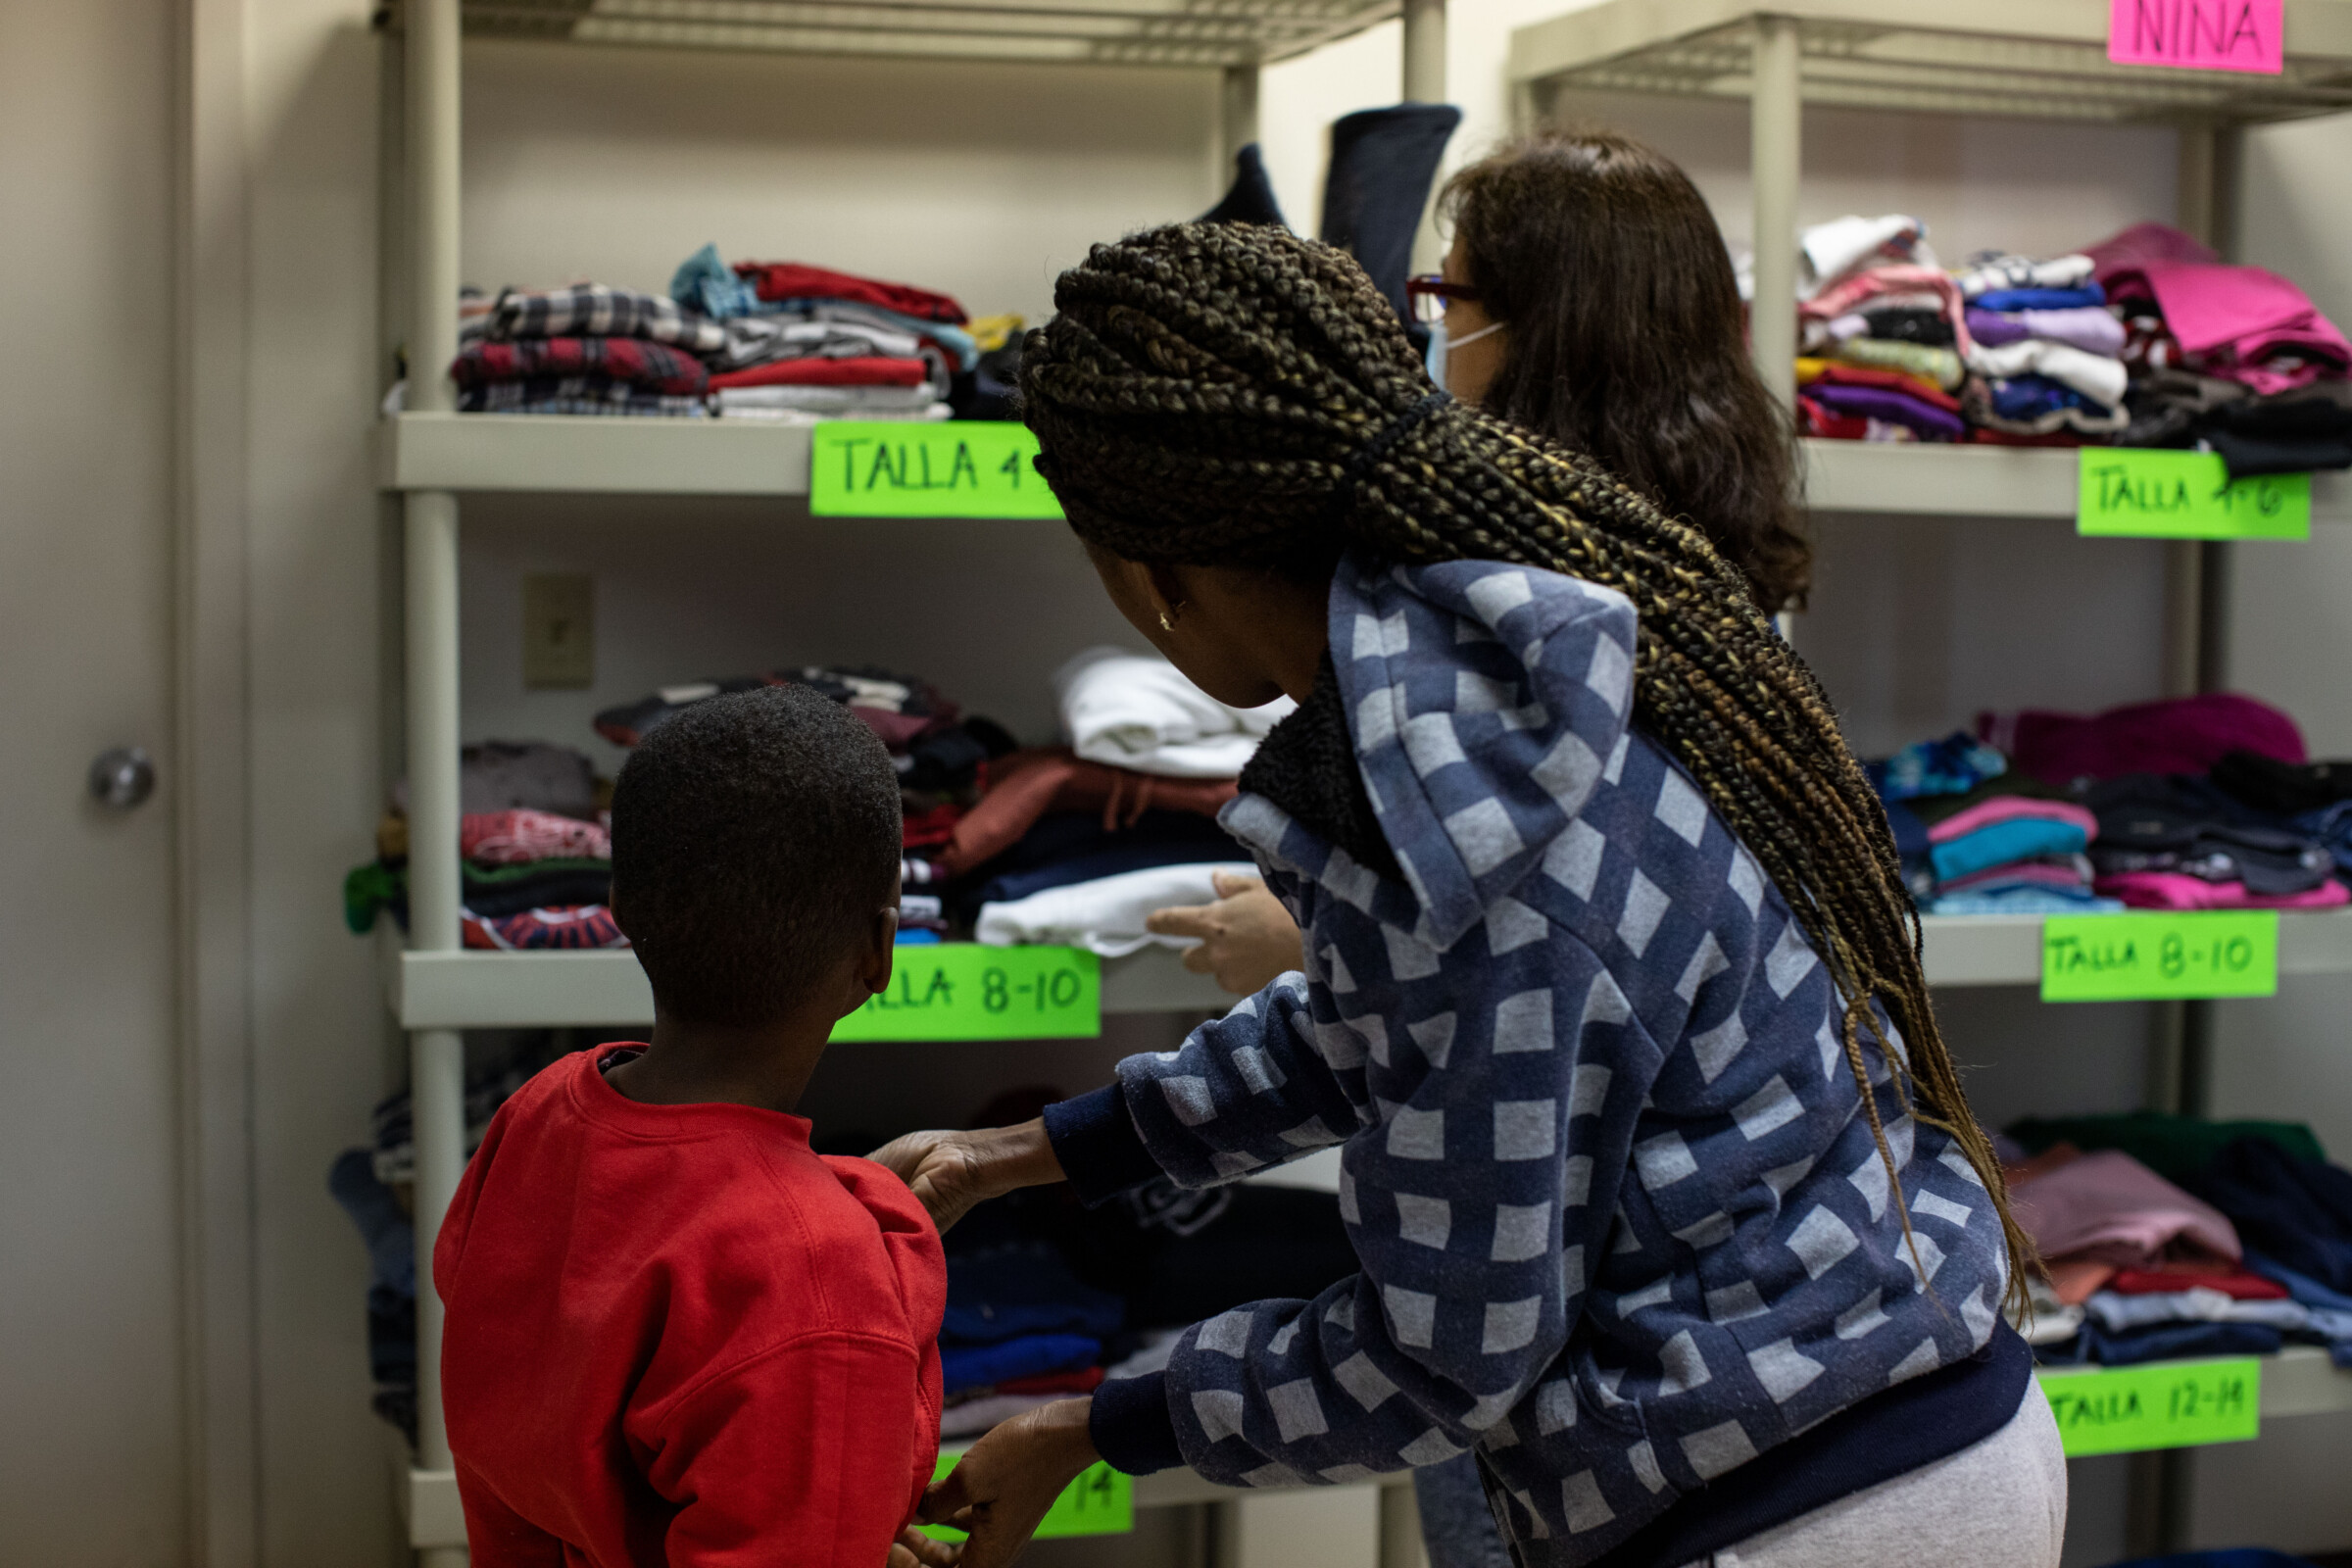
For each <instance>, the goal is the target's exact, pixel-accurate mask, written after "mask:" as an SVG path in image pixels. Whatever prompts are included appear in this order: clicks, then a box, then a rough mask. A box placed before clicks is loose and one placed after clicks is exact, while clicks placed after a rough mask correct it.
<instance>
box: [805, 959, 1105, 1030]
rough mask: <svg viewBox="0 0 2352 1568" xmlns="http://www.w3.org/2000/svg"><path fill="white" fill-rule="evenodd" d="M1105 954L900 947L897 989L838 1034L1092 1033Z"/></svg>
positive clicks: (1099, 1009) (1099, 1014) (872, 1000)
mask: <svg viewBox="0 0 2352 1568" xmlns="http://www.w3.org/2000/svg"><path fill="white" fill-rule="evenodd" d="M1102 1032H1103V960H1102V959H1101V958H1098V957H1096V956H1094V955H1093V954H1091V953H1087V952H1084V951H1082V950H1081V949H1078V948H1048V947H1035V948H984V947H982V946H980V945H979V944H978V943H976V942H943V943H940V944H938V945H936V946H932V945H928V944H926V945H924V946H920V947H915V946H908V947H903V948H901V949H899V950H898V954H897V957H896V960H895V961H894V962H893V964H892V966H891V975H890V988H889V989H888V990H886V991H883V992H880V993H878V994H876V995H874V996H872V997H869V998H867V999H866V1003H865V1005H864V1006H862V1007H859V1008H858V1010H857V1011H856V1012H853V1013H851V1014H850V1015H849V1016H848V1017H847V1018H844V1019H842V1020H841V1022H839V1023H837V1024H835V1025H834V1026H833V1038H834V1039H835V1040H1092V1039H1094V1038H1095V1037H1096V1036H1097V1035H1100V1034H1101V1033H1102Z"/></svg>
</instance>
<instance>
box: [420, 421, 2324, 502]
mask: <svg viewBox="0 0 2352 1568" xmlns="http://www.w3.org/2000/svg"><path fill="white" fill-rule="evenodd" d="M2076 466H2077V459H2076V456H2075V453H2074V451H2073V449H2062V448H2053V447H1964V446H1943V445H1938V444H1935V443H1920V444H1916V445H1914V444H1910V443H1893V442H1875V441H1807V442H1806V443H1805V468H1806V478H1805V491H1806V494H1805V499H1806V501H1807V503H1808V504H1809V505H1810V506H1811V508H1812V509H1813V510H1814V511H1816V512H1854V513H1875V514H1887V515H1897V516H1961V517H2072V516H2073V515H2075V487H2076V477H2075V475H2076V471H2077V468H2076ZM376 478H377V483H378V484H379V485H380V486H381V487H382V488H384V489H386V490H458V491H540V492H554V493H569V494H601V495H673V496H690V495H705V496H806V495H807V494H808V493H809V430H808V427H807V426H805V425H775V424H765V423H761V422H759V421H756V420H751V419H658V418H615V419H604V418H594V417H565V416H561V415H535V414H403V415H399V416H397V417H393V418H389V419H386V420H384V421H383V422H382V424H381V425H380V426H379V427H378V431H377V436H376ZM2312 515H2313V517H2314V518H2315V519H2317V520H2319V521H2324V522H2352V475H2347V474H2343V473H2321V474H2314V475H2313V476H2312Z"/></svg>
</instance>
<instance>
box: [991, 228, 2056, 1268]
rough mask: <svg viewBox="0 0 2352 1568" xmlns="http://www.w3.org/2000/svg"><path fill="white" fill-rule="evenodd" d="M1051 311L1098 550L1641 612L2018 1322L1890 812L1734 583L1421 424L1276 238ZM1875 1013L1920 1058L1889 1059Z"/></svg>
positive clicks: (1631, 522) (1115, 284)
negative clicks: (1492, 566) (1449, 585)
mask: <svg viewBox="0 0 2352 1568" xmlns="http://www.w3.org/2000/svg"><path fill="white" fill-rule="evenodd" d="M1054 305H1055V309H1056V311H1057V314H1056V316H1055V317H1054V319H1053V320H1052V321H1051V322H1050V323H1049V324H1048V325H1047V326H1046V327H1045V328H1043V329H1042V330H1039V331H1035V332H1032V333H1030V334H1029V336H1028V339H1027V342H1026V344H1025V346H1024V353H1023V361H1022V368H1021V394H1022V400H1023V414H1024V417H1025V418H1026V419H1027V420H1028V423H1029V426H1030V428H1031V429H1032V430H1034V431H1035V432H1036V434H1037V437H1038V440H1039V443H1040V446H1041V448H1042V454H1041V456H1040V457H1039V459H1038V467H1039V470H1040V471H1041V472H1042V473H1044V474H1045V475H1046V477H1047V478H1048V480H1049V481H1050V482H1051V483H1052V484H1053V486H1054V492H1055V494H1056V495H1057V496H1058V497H1059V498H1060V500H1061V502H1062V506H1063V509H1064V511H1065V512H1066V514H1067V515H1068V516H1069V518H1070V522H1071V525H1072V527H1073V528H1075V529H1076V531H1077V532H1078V533H1079V535H1080V536H1081V537H1082V538H1084V539H1086V540H1087V541H1089V542H1090V543H1092V544H1095V545H1097V546H1100V547H1102V548H1103V549H1106V550H1108V551H1110V552H1112V553H1113V554H1115V555H1118V556H1121V557H1124V558H1126V559H1128V560H1133V561H1145V562H1153V563H1182V564H1197V565H1275V566H1280V565H1284V564H1299V563H1301V562H1312V561H1317V560H1320V561H1324V562H1329V561H1331V560H1333V559H1336V557H1337V555H1338V553H1339V552H1340V551H1341V550H1343V549H1345V548H1348V547H1351V546H1352V547H1357V548H1360V549H1362V550H1363V551H1365V552H1366V553H1368V554H1370V555H1373V556H1376V557H1378V558H1380V559H1384V560H1391V561H1399V562H1434V561H1456V560H1479V561H1507V562H1514V563H1518V564H1524V565H1531V566H1539V567H1543V568H1545V569H1548V570H1553V571H1560V572H1564V573H1567V574H1569V575H1571V576H1575V577H1580V578H1583V579H1585V580H1586V581H1588V582H1594V583H1600V584H1603V585H1605V586H1607V587H1610V588H1613V589H1615V590H1617V591H1618V592H1619V593H1622V594H1624V595H1625V596H1626V597H1627V598H1628V599H1630V600H1631V601H1632V602H1633V605H1634V608H1635V610H1636V611H1637V612H1638V613H1639V614H1640V617H1641V622H1640V624H1641V631H1640V643H1639V648H1638V651H1637V654H1636V659H1635V711H1634V717H1635V722H1636V723H1638V724H1639V725H1640V726H1641V727H1642V730H1643V732H1644V733H1646V734H1648V735H1650V736H1651V737H1653V738H1654V739H1655V740H1656V741H1657V742H1658V743H1659V744H1660V745H1662V746H1664V747H1665V748H1666V750H1667V751H1668V752H1669V753H1670V754H1671V755H1672V756H1673V757H1674V759H1675V760H1676V761H1678V762H1680V763H1681V764H1682V765H1683V767H1685V768H1686V769H1687V770H1689V772H1690V774H1691V777H1692V778H1693V779H1695V780H1696V781H1697V782H1698V785H1699V787H1700V788H1701V789H1702V790H1704V791H1705V793H1706V797H1707V799H1708V801H1709V802H1710V804H1712V805H1713V807H1714V809H1715V810H1716V811H1717V813H1718V814H1720V815H1721V816H1722V817H1723V819H1724V821H1725V822H1726V823H1727V824H1728V825H1729V826H1730V828H1731V829H1732V831H1733V832H1734V833H1735V834H1736V835H1738V837H1739V838H1740V842H1741V843H1743V844H1744V845H1745V846H1746V847H1747V849H1748V850H1749V852H1750V853H1752V854H1753V855H1754V856H1755V858H1756V859H1757V861H1758V862H1759V863H1760V864H1761V865H1762V866H1763V868H1764V870H1765V872H1766V873H1767V874H1768V875H1770V876H1771V878H1772V880H1773V883H1774V885H1775V886H1777V887H1778V888H1779V889H1780V890H1781V893H1782V895H1783V896H1784V897H1785V898H1786V899H1787V900H1788V901H1789V907H1790V908H1791V909H1792V910H1793V911H1794V914H1795V917H1796V919H1797V922H1798V923H1799V925H1800V927H1801V928H1802V929H1803V930H1804V932H1805V934H1806V935H1807V936H1808V937H1809V938H1810V939H1811V940H1812V943H1813V946H1814V948H1815V950H1816V951H1817V952H1818V953H1819V954H1820V955H1821V956H1822V958H1823V960H1824V962H1825V963H1826V964H1827V966H1828V968H1829V971H1830V974H1831V976H1832V978H1833V980H1834V981H1835V983H1836V985H1837V988H1838V996H1839V998H1840V999H1841V1001H1842V1003H1843V1009H1844V1017H1843V1038H1844V1044H1845V1057H1846V1062H1847V1065H1848V1067H1849V1068H1850V1069H1851V1071H1852V1072H1853V1075H1854V1079H1855V1083H1856V1085H1857V1087H1858V1088H1859V1089H1860V1091H1861V1099H1862V1105H1863V1108H1864V1111H1865V1113H1866V1114H1867V1115H1868V1117H1869V1120H1870V1125H1871V1132H1872V1135H1873V1137H1874V1138H1875V1139H1876V1141H1877V1143H1878V1147H1879V1152H1880V1156H1881V1158H1882V1159H1883V1160H1884V1161H1885V1163H1886V1166H1887V1175H1888V1178H1889V1181H1890V1182H1891V1183H1892V1184H1893V1188H1894V1191H1895V1193H1896V1197H1897V1204H1898V1212H1901V1213H1902V1216H1903V1224H1904V1233H1905V1235H1906V1237H1908V1236H1909V1235H1910V1221H1909V1213H1908V1207H1907V1205H1906V1204H1904V1203H1903V1201H1902V1198H1901V1191H1902V1189H1901V1182H1900V1179H1899V1176H1898V1175H1897V1172H1896V1170H1895V1164H1894V1158H1893V1154H1892V1152H1890V1151H1889V1149H1888V1147H1887V1135H1886V1130H1885V1128H1884V1126H1883V1125H1882V1124H1881V1118H1880V1114H1879V1109H1878V1102H1877V1096H1876V1095H1875V1094H1874V1093H1873V1092H1872V1088H1871V1084H1870V1068H1869V1064H1868V1062H1867V1060H1866V1058H1865V1054H1864V1041H1865V1039H1866V1038H1869V1039H1871V1040H1872V1041H1873V1043H1874V1045H1875V1048H1876V1049H1877V1050H1878V1052H1879V1054H1881V1055H1882V1056H1883V1057H1884V1058H1885V1059H1886V1060H1887V1061H1888V1062H1889V1064H1890V1067H1891V1070H1893V1072H1894V1073H1895V1081H1896V1083H1897V1085H1898V1086H1899V1090H1900V1093H1901V1094H1902V1095H1903V1097H1904V1098H1905V1100H1906V1101H1907V1103H1909V1105H1910V1108H1911V1110H1912V1112H1913V1113H1914V1114H1915V1115H1917V1116H1918V1118H1919V1119H1920V1120H1922V1121H1924V1122H1927V1123H1928V1124H1930V1125H1932V1126H1935V1127H1938V1128H1941V1129H1942V1130H1943V1131H1945V1132H1946V1133H1947V1134H1949V1135H1950V1136H1951V1137H1952V1138H1953V1139H1954V1140H1955V1141H1956V1142H1957V1143H1958V1145H1959V1146H1960V1149H1961V1150H1962V1152H1964V1153H1965V1154H1966V1156H1967V1158H1968V1161H1969V1163H1970V1165H1971V1166H1973V1167H1974V1168H1975V1170H1976V1172H1977V1175H1978V1176H1979V1177H1980V1178H1981V1179H1982V1180H1983V1182H1984V1184H1985V1190H1986V1191H1987V1192H1988V1193H1990V1194H1991V1195H1992V1198H1993V1201H1994V1204H1995V1206H1996V1208H1997V1209H1998V1210H1999V1213H2000V1216H2001V1224H2002V1229H2003V1233H2004V1236H2005V1238H2006V1240H2007V1245H2008V1250H2009V1256H2010V1262H2011V1278H2010V1291H2011V1297H2012V1299H2019V1298H2021V1297H2022V1294H2023V1288H2024V1279H2025V1274H2026V1271H2027V1267H2028V1265H2029V1260H2030V1259H2031V1257H2032V1255H2033V1253H2032V1247H2031V1244H2030V1243H2029V1242H2028V1241H2027V1240H2026V1238H2025V1236H2024V1234H2023V1233H2022V1232H2021V1231H2020V1230H2019V1229H2018V1227H2017V1224H2016V1221H2015V1220H2014V1219H2013V1218H2012V1217H2011V1215H2010V1213H2009V1205H2008V1202H2007V1199H2006V1195H2005V1192H2004V1188H2003V1184H2002V1179H2001V1170H2000V1164H1999V1161H1998V1159H1997V1158H1996V1156H1995V1155H1994V1153H1993V1151H1992V1148H1991V1144H1990V1142H1989V1140H1988V1139H1987V1138H1986V1137H1985V1133H1984V1131H1983V1129H1982V1128H1980V1127H1979V1126H1978V1125H1977V1123H1976V1120H1975V1118H1974V1117H1973V1116H1971V1115H1970V1114H1969V1110H1968V1103H1967V1100H1966V1097H1965V1096H1964V1095H1963V1093H1962V1090H1961V1086H1960V1079H1959V1074H1958V1072H1957V1071H1956V1069H1955V1068H1954V1066H1953V1064H1952V1060H1951V1057H1950V1056H1949V1054H1947V1053H1946V1052H1945V1050H1944V1047H1943V1041H1942V1039H1941V1037H1940V1035H1939V1034H1938V1033H1937V1031H1936V1015H1935V1010H1934V1008H1933V1006H1932V1005H1930V1002H1929V999H1928V989H1927V980H1926V976H1925V973H1924V971H1923V969H1922V965H1921V957H1920V926H1919V921H1918V915H1917V911H1916V909H1915V908H1914V907H1913V905H1912V902H1911V898H1910V895H1909V893H1908V892H1907V891H1906V890H1905V888H1904V885H1903V882H1902V877H1901V871H1900V866H1899V862H1898V860H1897V858H1896V855H1895V850H1894V843H1893V838H1892V835H1891V833H1890V831H1889V829H1888V827H1887V815H1886V812H1885V810H1884V809H1882V808H1881V807H1880V805H1879V802H1878V799H1877V797H1876V796H1875V795H1874V794H1873V793H1872V790H1871V788H1870V785H1869V782H1868V781H1867V780H1866V779H1865V778H1864V777H1863V774H1862V769H1861V767H1860V766H1859V765H1858V764H1857V763H1856V762H1855V760H1854V758H1853V755H1852V753H1851V752H1850V751H1849V750H1848V749H1847V748H1846V745H1845V742H1844V739H1843V737H1842V736H1841V735H1840V733H1839V732H1838V723H1837V719H1836V717H1835V716H1834V715H1833V713H1832V711H1831V708H1830V705H1829V702H1828V699H1827V697H1826V696H1825V695H1824V693H1823V691H1822V689H1821V685H1820V683H1819V681H1817V680H1816V679H1815V678H1814V676H1813V673H1812V671H1811V670H1810V669H1808V668H1807V667H1806V665H1805V663H1804V662H1803V661H1802V660H1800V659H1798V658H1797V657H1796V654H1795V653H1794V651H1793V650H1791V649H1790V648H1789V645H1788V644H1787V643H1786V642H1785V641H1783V640H1782V639H1781V638H1780V637H1779V636H1778V635H1777V634H1776V633H1775V631H1774V629H1773V627H1772V624H1771V623H1770V622H1769V621H1768V620H1767V619H1766V618H1765V617H1764V615H1763V613H1761V612H1760V611H1759V610H1757V608H1756V607H1755V605H1754V603H1753V601H1752V600H1751V598H1750V596H1749V593H1748V590H1747V585H1746V582H1745V580H1744V579H1743V578H1742V577H1741V575H1740V572H1739V570H1738V569H1737V568H1735V567H1734V566H1732V565H1731V564H1728V563H1726V562H1725V561H1724V560H1723V559H1722V558H1721V557H1719V556H1717V555H1716V553H1715V552H1714V550H1713V549H1712V548H1711V547H1710V546H1709V545H1708V544H1707V542H1706V540H1705V538H1704V537H1703V536H1702V535H1701V534H1700V533H1699V531H1698V530H1697V529H1696V528H1693V527H1691V525H1690V524H1688V523H1686V522H1684V521H1681V520H1679V519H1677V518H1673V517H1669V516H1666V515H1663V514H1661V513H1660V512H1658V511H1657V509H1656V508H1654V507H1653V506H1651V505H1650V504H1649V503H1648V502H1646V501H1644V500H1643V499H1642V498H1641V497H1640V496H1638V495H1636V494H1635V493H1634V492H1632V491H1630V490H1628V489H1627V488H1626V487H1625V486H1623V485H1621V484H1619V483H1618V482H1617V481H1616V480H1614V479H1612V478H1611V477H1610V476H1609V475H1608V474H1607V473H1605V472H1604V471H1602V470H1601V469H1600V467H1599V466H1597V465H1596V464H1594V463H1593V460H1592V459H1590V458H1589V457H1586V456H1585V455H1583V454H1581V453H1577V452H1572V451H1569V450H1567V449H1565V448H1562V447H1558V446H1555V445H1553V444H1551V443H1549V442H1547V441H1545V440H1544V439H1543V438H1541V437H1538V436H1535V435H1532V434H1530V433H1528V432H1526V431H1524V430H1521V429H1519V428H1517V427H1515V426H1512V425H1510V424H1507V423H1505V422H1503V421H1502V420H1500V419H1498V418H1496V417H1493V416H1490V415H1487V414H1485V413H1482V412H1481V411H1479V410H1477V409H1474V408H1470V407H1466V406H1463V405H1460V404H1449V405H1446V406H1442V407H1434V408H1432V407H1425V405H1426V404H1427V402H1428V400H1429V398H1430V386H1429V381H1428V378H1427V376H1426V375H1425V374H1424V372H1423V371H1422V368H1421V366H1420V364H1419V362H1418V360H1417V359H1416V357H1415V356H1414V354H1413V351H1412V347H1411V345H1410V343H1409V342H1408V341H1407V340H1406V338H1405V335H1404V333H1403V330H1402V328H1401V326H1400V325H1399V323H1398V322H1397V318H1396V315H1395V313H1394V311H1393V310H1392V309H1391V308H1390V306H1389V304H1388V302H1387V301H1386V300H1385V299H1383V298H1382V297H1381V295H1380V294H1379V292H1378V291H1377V290H1376V289H1374V287H1373V286H1372V283H1371V281H1370V280H1369V279H1368V278H1367V277H1366V276H1365V275H1364V273H1363V271H1362V270H1360V269H1359V268H1358V267H1357V266H1356V265H1355V264H1354V262H1352V261H1351V260H1349V259H1348V257H1347V256H1346V255H1345V254H1344V253H1342V252H1340V251H1337V250H1334V249H1333V248H1331V247H1329V246H1326V245H1322V244H1319V243H1317V242H1315V241H1312V240H1305V239H1300V238H1299V237H1298V236H1296V235H1294V234H1292V233H1290V232H1288V231H1287V230H1284V229H1279V228H1273V227H1268V226H1263V225H1256V224H1241V223H1188V224H1179V225H1175V226H1171V227H1167V228H1160V229H1155V230H1152V231H1150V232H1147V233H1143V234H1138V235H1135V236H1132V237H1130V238H1128V239H1125V240H1122V241H1120V242H1119V243H1117V244H1115V245H1099V246H1097V247H1095V249H1094V252H1093V253H1092V254H1091V255H1090V256H1089V257H1088V259H1087V261H1086V262H1085V264H1084V265H1082V266H1079V267H1076V268H1073V269H1071V270H1069V271H1066V272H1064V273H1063V274H1062V275H1061V277H1060V279H1059V281H1058V282H1057V283H1056V285H1055V288H1054ZM1367 455H1369V456H1370V461H1369V462H1366V461H1363V460H1364V459H1365V458H1366V457H1367ZM1874 1000H1875V1001H1876V1002H1877V1003H1878V1004H1879V1005H1882V1006H1884V1007H1885V1009H1886V1011H1887V1015H1888V1017H1890V1018H1891V1019H1892V1021H1893V1023H1894V1026H1895V1029H1896V1030H1897V1031H1898V1032H1899V1034H1900V1037H1901V1040H1902V1042H1903V1048H1904V1049H1903V1050H1901V1051H1899V1052H1898V1051H1888V1050H1887V1049H1886V1046H1885V1043H1884V1042H1881V1041H1878V1040H1877V1039H1876V1037H1877V1034H1878V1029H1877V1020H1876V1018H1875V1016H1874V1013H1873V1010H1872V1006H1871V1004H1872V1003H1873V1001H1874Z"/></svg>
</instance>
